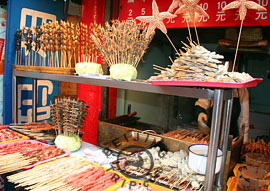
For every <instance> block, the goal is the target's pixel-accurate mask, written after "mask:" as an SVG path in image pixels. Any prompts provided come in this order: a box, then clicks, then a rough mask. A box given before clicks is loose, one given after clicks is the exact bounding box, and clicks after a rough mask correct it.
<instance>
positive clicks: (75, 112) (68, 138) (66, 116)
mask: <svg viewBox="0 0 270 191" xmlns="http://www.w3.org/2000/svg"><path fill="white" fill-rule="evenodd" d="M87 112H88V106H87V105H86V104H85V103H84V101H81V100H78V99H72V98H59V99H56V101H55V103H54V104H52V105H51V113H52V123H53V124H54V126H55V130H56V133H57V137H56V139H55V144H56V145H57V146H58V147H60V148H63V149H66V150H68V151H71V152H73V151H76V150H78V149H79V148H80V146H81V138H80V133H81V131H80V130H81V129H82V128H83V124H84V119H85V116H86V114H87Z"/></svg>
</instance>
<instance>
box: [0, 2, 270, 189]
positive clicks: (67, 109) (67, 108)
mask: <svg viewBox="0 0 270 191" xmlns="http://www.w3.org/2000/svg"><path fill="white" fill-rule="evenodd" d="M15 2H16V1H10V2H9V4H8V6H9V7H8V9H9V10H11V9H12V8H14V9H16V10H20V14H21V15H20V17H19V18H20V21H19V22H18V17H17V16H16V15H15V14H14V15H13V14H12V13H10V15H9V17H8V18H9V19H10V20H8V27H10V26H11V25H12V23H13V22H15V21H16V23H20V24H19V25H18V26H17V28H10V29H9V31H8V33H10V34H12V35H9V36H8V42H9V43H10V44H9V45H8V48H7V50H8V51H7V55H8V56H7V61H6V67H5V75H6V83H7V84H10V87H12V88H10V87H9V88H7V87H8V86H6V87H5V88H7V89H6V91H5V95H4V98H5V99H6V102H5V104H6V105H4V120H5V122H4V123H6V124H8V125H9V126H5V127H3V128H6V129H5V130H4V131H3V132H5V133H6V132H8V131H11V130H10V129H12V130H14V131H17V132H18V131H19V133H23V134H26V135H27V136H28V137H27V139H29V137H30V138H31V139H36V140H35V141H33V140H25V139H26V138H25V139H23V140H17V141H16V140H15V139H18V138H20V135H17V137H16V136H15V137H14V141H13V142H10V143H5V144H3V145H0V149H1V150H2V151H1V152H0V153H1V155H0V158H1V161H4V162H2V163H1V164H0V167H1V172H2V174H5V173H10V172H12V174H11V175H10V174H9V176H7V181H8V182H12V183H14V184H16V186H17V187H21V188H22V189H30V190H140V189H141V190H207V191H210V190H216V189H222V188H226V181H227V179H228V173H229V171H230V170H229V169H230V167H229V164H230V159H231V158H233V157H230V155H235V153H237V152H238V153H240V150H241V145H242V141H243V135H244V134H245V133H246V131H247V130H248V125H247V124H244V125H243V124H241V125H243V126H241V129H242V130H243V131H244V134H240V133H239V136H236V137H234V139H233V140H232V139H231V137H230V135H229V134H230V129H231V121H233V120H234V118H233V117H231V116H232V115H233V113H234V107H233V106H234V104H233V100H234V99H235V98H234V97H236V94H237V93H238V95H237V96H238V97H241V95H240V94H241V93H239V92H240V90H239V89H245V88H254V87H256V86H257V85H258V84H259V85H260V84H261V83H263V82H264V81H263V79H262V78H259V77H260V76H251V75H250V74H248V73H246V72H236V68H237V67H238V66H239V64H237V59H238V56H237V55H238V54H239V53H238V51H239V49H240V48H241V47H242V45H243V44H241V34H242V30H243V27H245V26H261V25H264V24H262V23H263V18H264V17H263V16H262V17H256V16H258V12H259V13H260V14H263V13H264V12H265V11H266V9H267V8H268V7H267V6H268V4H265V2H259V3H255V2H253V1H248V2H242V1H234V2H226V1H222V2H219V1H217V2H216V5H215V6H213V4H212V3H211V4H210V3H208V2H203V1H202V2H200V4H199V2H197V1H180V0H173V1H172V2H164V1H156V0H153V1H151V0H147V1H140V2H139V1H119V2H118V1H112V2H111V1H102V2H101V1H82V3H81V6H82V7H81V21H80V22H78V21H75V22H74V21H68V19H67V20H65V18H66V13H67V9H68V6H69V3H72V1H71V2H69V1H64V2H62V1H55V2H50V3H51V4H49V5H48V6H47V8H49V7H54V9H49V10H43V11H42V10H41V7H40V6H41V5H40V4H39V3H37V4H34V5H33V9H29V8H26V7H24V6H23V5H22V7H21V6H18V5H16V4H15ZM28 3H31V0H29V2H28ZM56 7H58V8H59V10H63V12H62V13H63V14H60V12H59V11H58V10H57V8H56ZM238 8H240V10H239V13H238V14H235V10H231V9H238ZM43 9H44V8H43ZM249 9H255V10H256V11H257V12H256V11H254V10H253V11H250V10H249ZM90 10H92V12H91V11H90ZM13 11H14V10H13ZM233 11H234V12H233ZM45 12H46V13H45ZM100 12H101V13H102V14H101V15H99V14H100ZM29 14H30V15H31V19H32V20H31V21H29V17H28V16H29ZM118 14H119V15H118ZM218 14H219V15H218ZM117 15H118V16H117ZM231 15H236V16H237V17H236V18H232V17H231ZM246 15H248V17H247V18H246ZM62 19H64V20H65V21H64V20H62ZM254 19H255V20H256V21H257V23H256V24H253V23H254V22H253V20H254ZM60 20H61V21H60ZM234 20H235V21H234ZM105 21H106V22H105ZM225 21H226V22H225ZM236 21H237V22H236ZM244 21H245V22H244ZM217 26H222V27H228V26H230V27H231V26H237V27H240V29H239V33H238V38H237V39H236V41H234V43H235V44H233V46H234V51H235V52H234V51H233V52H234V53H233V55H234V56H233V60H231V61H232V62H227V60H226V58H225V57H224V56H223V55H222V54H221V53H220V52H218V53H217V52H216V51H214V50H209V48H206V47H205V46H204V45H203V44H204V40H202V39H200V35H202V33H201V30H200V28H201V27H217ZM173 28H183V30H182V32H183V31H184V30H185V33H183V34H184V35H185V37H184V38H182V35H181V39H180V41H181V43H179V41H178V38H179V37H178V38H176V37H175V36H174V35H175V34H177V33H174V32H171V31H173V30H174V29H173ZM172 34H173V35H172ZM179 36H180V35H179ZM160 41H161V42H160ZM226 42H227V41H226ZM163 43H164V44H166V50H168V47H170V48H169V49H170V51H171V53H170V54H169V55H166V57H167V59H166V63H168V64H166V65H164V63H160V62H157V60H156V58H155V56H154V55H152V57H151V56H149V55H151V54H153V52H152V51H155V52H159V51H160V49H158V48H157V47H160V45H161V46H163ZM222 43H224V41H222ZM225 46H226V45H225ZM230 46H231V45H230ZM148 52H149V54H148ZM144 56H145V57H147V60H146V64H147V62H148V60H155V63H154V64H152V65H151V68H152V67H153V69H154V71H155V72H152V73H151V76H149V77H147V79H146V78H145V79H139V77H140V76H143V75H145V74H144V70H143V67H142V65H145V64H143V63H142V59H143V57H144ZM157 57H163V54H161V56H160V55H159V56H157ZM162 59H164V58H162ZM10 63H13V64H11V65H10ZM150 63H151V61H150ZM147 67H149V64H148V66H147ZM229 68H230V69H229ZM151 70H152V69H151ZM145 71H147V70H145ZM146 73H147V72H146ZM11 79H12V81H11ZM60 82H61V85H60ZM62 82H68V83H76V84H78V85H76V86H73V85H72V87H75V88H77V95H75V97H76V98H72V97H71V96H70V95H65V97H61V95H63V94H61V95H59V91H58V90H59V88H61V92H62V90H63V89H65V88H66V87H64V86H63V84H62ZM11 84H12V85H11ZM259 85H258V86H259ZM70 86H71V85H70ZM116 88H117V89H118V90H116ZM121 89H122V90H125V92H124V96H123V97H124V99H125V100H129V99H131V100H132V99H133V97H132V94H130V93H129V92H130V91H132V92H147V93H152V94H154V96H153V98H152V99H153V100H156V97H157V96H156V95H160V94H163V95H168V96H171V97H172V96H175V97H176V98H177V97H184V98H195V99H204V100H208V102H209V103H211V104H212V113H211V114H209V116H211V119H209V122H211V123H210V125H207V124H206V122H205V123H200V122H201V121H198V122H197V119H195V123H188V124H182V123H181V124H180V125H175V124H170V122H168V123H167V124H166V125H165V126H164V125H159V124H158V125H150V124H148V123H146V122H147V120H146V119H145V117H144V116H142V118H144V120H143V121H138V120H139V117H137V113H138V115H139V116H140V117H141V114H139V112H140V111H139V110H146V111H147V107H148V106H146V107H145V108H144V106H145V105H143V107H142V109H140V108H139V110H137V109H136V112H131V107H129V108H128V111H127V112H124V113H127V114H126V115H123V114H124V113H123V112H122V113H121V112H119V109H118V108H119V107H120V108H121V107H126V102H125V100H124V103H121V99H120V97H121V94H122V93H123V92H121ZM26 90H27V91H28V93H27V95H25V91H26ZM126 90H127V91H126ZM40 92H41V93H40ZM135 95H139V94H137V93H135ZM58 96H60V98H56V97H58ZM147 96H149V95H147ZM23 99H24V100H23ZM136 99H137V98H136ZM29 100H31V101H29ZM147 100H149V101H150V100H151V98H148V99H146V100H144V97H141V101H143V102H144V104H146V105H147ZM145 102H146V103H145ZM11 103H12V104H11ZM166 103H168V102H164V104H162V102H161V103H158V104H160V105H162V107H161V108H162V109H161V110H163V109H164V107H167V110H163V112H161V113H160V114H159V115H156V116H155V115H154V116H152V117H150V118H153V119H154V120H155V121H156V122H155V123H158V122H159V121H160V120H163V121H170V120H168V119H170V118H168V116H169V115H175V114H173V112H175V111H177V109H176V108H175V106H174V104H172V103H171V104H169V105H167V104H166ZM242 103H243V102H241V104H242ZM155 104H156V103H155ZM193 104H194V102H193ZM133 105H134V104H133ZM165 105H166V106H165ZM209 105H210V104H209ZM242 105H243V104H242ZM242 105H241V106H242ZM193 106H194V105H189V106H188V107H189V108H191V107H193ZM132 107H133V106H132ZM135 108H136V104H135ZM137 108H138V107H137ZM182 109H183V108H182ZM25 110H26V111H25ZM117 110H118V112H117ZM124 110H126V108H124ZM205 110H207V109H205ZM11 111H12V112H11ZM164 111H167V112H164ZM172 111H173V112H172ZM23 112H24V113H27V115H26V117H24V116H23ZM11 113H12V115H11ZM44 113H45V114H44ZM116 113H117V114H119V113H120V115H122V116H118V117H116ZM142 113H143V112H142ZM154 113H155V111H154ZM165 113H166V114H165ZM150 114H151V112H149V111H148V113H147V114H146V115H147V116H148V115H149V116H150ZM163 115H164V116H166V117H167V118H166V117H164V116H163ZM11 116H12V121H11ZM45 117H47V119H46V120H48V121H46V122H41V121H44V119H45ZM180 118H181V117H180ZM179 121H181V119H180V120H179V119H178V122H179ZM11 122H12V123H11ZM30 122H32V123H30ZM164 124H165V123H164ZM245 125H246V126H245ZM209 126H210V128H209ZM7 128H8V129H7ZM53 131H55V132H54V133H53ZM12 136H14V135H13V134H12ZM18 136H19V137H18ZM22 136H23V135H22ZM81 137H82V138H81ZM54 139H55V141H52V140H54ZM48 140H50V142H48ZM38 141H45V142H46V143H51V144H54V143H55V145H56V146H50V145H46V144H44V143H40V142H38ZM82 141H83V142H82ZM257 143H258V141H257ZM257 143H256V144H257ZM260 143H261V144H260ZM260 143H258V145H259V146H257V147H258V149H257V148H256V149H253V148H249V145H248V144H250V145H251V144H252V142H251V141H250V142H246V143H245V145H244V147H243V148H242V149H243V152H248V151H249V150H251V151H252V152H254V151H255V152H259V151H260V152H261V151H264V153H263V154H264V155H266V156H267V155H268V154H270V153H268V150H267V149H268V145H267V143H265V144H264V143H263V142H262V141H261V142H260ZM33 145H35V146H33ZM94 145H97V146H94ZM260 145H262V146H261V148H259V147H260ZM233 150H236V152H235V153H234V152H233ZM70 152H73V153H72V154H71V153H70ZM6 161H9V163H8V164H7V165H5V162H6ZM234 162H239V160H238V157H236V161H234ZM266 163H267V162H266ZM14 164H16V165H14ZM100 165H101V166H100ZM234 165H235V164H234ZM234 165H233V166H234ZM249 165H250V163H249ZM253 166H254V165H253ZM242 168H243V170H242V171H241V173H243V174H245V175H246V174H248V173H247V172H246V171H249V170H250V171H252V170H253V169H252V168H250V167H248V170H246V169H244V167H242ZM19 169H23V171H22V172H18V171H17V170H19ZM245 170H246V171H245ZM51 171H53V172H54V173H51ZM261 174H263V175H260V177H259V179H260V180H262V182H261V183H260V184H259V186H257V187H259V188H264V189H267V187H268V185H269V180H268V179H269V177H268V175H267V173H266V172H262V173H261ZM235 176H236V177H237V175H236V174H235ZM253 179H256V180H254V181H257V179H258V177H253ZM235 180H236V181H238V180H239V182H240V183H241V181H240V178H237V179H236V178H235ZM240 183H239V185H240ZM245 184H246V183H242V185H245ZM257 187H256V188H257ZM241 188H242V187H241ZM256 188H255V189H256ZM239 189H240V188H239Z"/></svg>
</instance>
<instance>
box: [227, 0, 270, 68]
mask: <svg viewBox="0 0 270 191" xmlns="http://www.w3.org/2000/svg"><path fill="white" fill-rule="evenodd" d="M237 8H239V15H240V20H241V25H240V31H239V35H238V40H237V45H236V50H235V56H234V62H233V69H232V71H234V67H235V63H236V57H237V53H238V48H239V43H240V37H241V32H242V26H243V21H244V19H245V17H246V15H247V9H256V10H258V11H266V8H264V7H263V6H261V5H259V4H258V3H255V2H254V1H247V0H236V1H233V2H231V3H229V4H228V5H226V6H225V7H224V8H223V9H222V11H226V10H228V9H237Z"/></svg>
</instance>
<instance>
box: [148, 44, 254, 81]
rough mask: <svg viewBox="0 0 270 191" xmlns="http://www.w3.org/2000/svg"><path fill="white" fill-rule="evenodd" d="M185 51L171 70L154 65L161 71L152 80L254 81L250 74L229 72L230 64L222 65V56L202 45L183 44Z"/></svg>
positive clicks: (181, 52) (173, 62) (173, 63)
mask: <svg viewBox="0 0 270 191" xmlns="http://www.w3.org/2000/svg"><path fill="white" fill-rule="evenodd" d="M182 43H183V45H184V47H183V49H184V50H185V52H184V51H181V50H180V53H179V54H180V55H178V57H177V58H176V59H175V61H172V60H171V61H172V65H171V66H170V68H163V67H161V66H157V65H154V69H156V70H158V71H160V72H161V73H158V76H152V77H151V78H150V80H193V81H222V82H243V81H247V80H250V79H252V77H251V76H250V75H249V74H246V73H238V72H228V67H229V66H228V62H226V63H225V65H223V64H222V61H221V60H220V59H224V57H223V56H222V55H219V54H216V53H215V52H210V51H208V50H207V49H205V48H204V47H203V46H201V45H197V44H196V43H195V42H192V41H189V45H188V44H186V43H184V42H182Z"/></svg>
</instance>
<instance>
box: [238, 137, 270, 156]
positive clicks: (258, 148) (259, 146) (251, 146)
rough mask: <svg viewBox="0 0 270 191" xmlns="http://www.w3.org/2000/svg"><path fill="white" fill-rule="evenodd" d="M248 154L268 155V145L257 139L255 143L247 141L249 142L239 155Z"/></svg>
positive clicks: (269, 151) (269, 145) (269, 149)
mask: <svg viewBox="0 0 270 191" xmlns="http://www.w3.org/2000/svg"><path fill="white" fill-rule="evenodd" d="M249 152H251V153H261V154H264V155H270V143H267V142H265V141H264V140H263V139H258V140H257V141H255V140H254V139H253V140H251V139H249V141H248V142H247V143H245V144H244V145H243V146H242V152H241V154H245V153H249Z"/></svg>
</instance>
